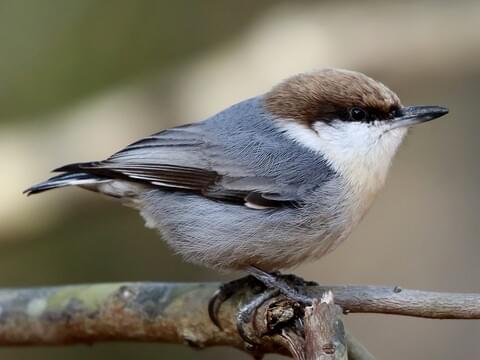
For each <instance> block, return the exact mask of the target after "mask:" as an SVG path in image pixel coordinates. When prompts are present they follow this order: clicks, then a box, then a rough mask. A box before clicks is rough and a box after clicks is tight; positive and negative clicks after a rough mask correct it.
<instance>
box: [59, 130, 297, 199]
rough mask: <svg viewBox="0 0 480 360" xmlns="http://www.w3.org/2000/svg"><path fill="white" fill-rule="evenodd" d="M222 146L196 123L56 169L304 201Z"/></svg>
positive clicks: (213, 194) (225, 194) (230, 195)
mask: <svg viewBox="0 0 480 360" xmlns="http://www.w3.org/2000/svg"><path fill="white" fill-rule="evenodd" d="M220 149H221V147H218V146H216V145H215V144H214V143H213V141H211V140H210V141H208V140H206V139H205V136H204V132H203V131H202V129H199V128H198V125H197V124H192V125H188V126H181V127H178V128H173V129H169V130H165V131H162V132H160V133H158V134H154V135H152V136H149V137H146V138H144V139H142V140H140V141H137V142H135V143H133V144H131V145H129V146H128V147H126V148H125V149H123V150H121V151H119V152H117V153H116V154H114V155H112V156H111V157H110V158H109V159H107V160H105V161H97V162H86V163H76V164H70V165H66V166H63V167H61V168H58V169H56V170H55V171H56V172H66V173H75V172H77V173H89V174H94V175H97V176H101V177H105V178H114V179H115V178H118V179H127V180H130V181H138V182H143V183H148V184H151V185H152V186H156V187H160V188H163V189H170V190H172V191H175V190H176V191H191V192H195V193H198V194H201V195H203V196H205V197H208V198H211V199H215V200H219V201H225V202H231V203H240V204H247V205H253V206H256V207H258V208H278V207H285V206H289V207H290V206H297V205H298V201H297V199H296V196H295V191H294V190H292V189H291V188H290V187H288V186H287V185H284V186H283V187H282V186H279V185H278V184H276V183H275V181H274V180H273V179H270V178H266V177H261V176H257V175H255V174H254V172H253V171H251V169H250V170H249V169H246V168H245V169H243V168H241V167H240V165H239V164H236V163H234V162H233V161H232V162H228V161H227V159H225V157H224V156H223V153H221V150H220ZM212 159H215V165H212ZM219 159H220V160H221V161H220V160H219ZM219 161H220V162H219ZM222 161H223V162H222Z"/></svg>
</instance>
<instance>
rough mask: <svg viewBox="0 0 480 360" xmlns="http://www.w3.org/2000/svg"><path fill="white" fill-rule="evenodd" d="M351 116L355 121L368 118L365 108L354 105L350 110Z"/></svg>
mask: <svg viewBox="0 0 480 360" xmlns="http://www.w3.org/2000/svg"><path fill="white" fill-rule="evenodd" d="M350 118H351V119H352V120H353V121H365V120H366V119H367V113H366V112H365V110H363V109H360V108H357V107H354V108H352V109H351V110H350Z"/></svg>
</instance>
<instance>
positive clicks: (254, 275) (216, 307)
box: [208, 268, 317, 353]
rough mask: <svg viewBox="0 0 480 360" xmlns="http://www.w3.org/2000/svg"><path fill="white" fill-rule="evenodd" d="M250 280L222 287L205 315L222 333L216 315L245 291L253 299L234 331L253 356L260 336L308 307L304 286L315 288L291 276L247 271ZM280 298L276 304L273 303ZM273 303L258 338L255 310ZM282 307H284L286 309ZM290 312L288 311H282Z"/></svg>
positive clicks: (310, 283) (212, 299) (311, 284)
mask: <svg viewBox="0 0 480 360" xmlns="http://www.w3.org/2000/svg"><path fill="white" fill-rule="evenodd" d="M249 273H250V276H247V277H243V278H241V279H238V280H234V281H231V282H229V283H226V284H223V285H222V286H221V287H220V288H219V289H218V290H217V291H216V292H215V294H214V295H213V297H212V298H211V300H210V302H209V305H208V314H209V316H210V319H211V320H212V322H213V323H214V324H215V325H216V326H217V327H218V328H219V329H222V327H221V324H220V321H219V317H218V315H219V311H220V308H221V306H222V304H223V303H224V302H225V301H226V300H227V299H229V298H230V297H232V296H233V295H234V294H235V293H236V292H237V291H239V290H241V289H244V288H245V287H247V288H249V289H250V291H253V293H254V294H255V296H254V297H253V299H251V300H250V301H249V302H248V303H247V304H245V305H244V306H243V307H242V308H241V309H240V310H239V312H238V314H237V318H236V327H237V331H238V334H239V335H240V337H241V338H242V339H243V340H244V341H245V344H246V346H247V348H248V349H250V350H251V351H252V352H253V353H254V352H255V349H256V348H257V346H258V344H259V338H260V337H262V336H263V335H267V334H272V333H275V332H276V331H277V330H278V329H279V328H280V327H282V326H284V325H285V324H286V323H287V322H288V321H290V320H291V319H292V318H295V317H298V315H299V313H300V312H301V311H300V312H299V311H298V309H299V308H302V306H301V305H310V304H311V303H312V299H311V297H310V296H308V295H306V294H305V293H304V292H303V291H302V290H303V289H304V287H306V286H313V285H317V284H316V283H314V282H310V281H305V280H303V279H302V278H300V277H298V276H295V275H282V274H280V273H267V272H264V271H262V270H260V269H257V268H251V269H249ZM277 297H280V298H281V299H280V301H275V300H273V299H274V298H277ZM269 300H273V302H272V304H274V307H275V309H273V310H272V309H269V310H268V313H269V315H271V316H270V317H271V318H269V319H267V324H268V326H267V328H266V329H264V330H263V333H262V334H260V333H259V332H261V331H259V329H257V328H255V315H256V313H257V310H258V309H259V308H260V307H261V306H262V305H263V304H264V303H265V302H267V301H269ZM285 304H288V305H287V306H286V305H285ZM286 309H290V310H291V311H286Z"/></svg>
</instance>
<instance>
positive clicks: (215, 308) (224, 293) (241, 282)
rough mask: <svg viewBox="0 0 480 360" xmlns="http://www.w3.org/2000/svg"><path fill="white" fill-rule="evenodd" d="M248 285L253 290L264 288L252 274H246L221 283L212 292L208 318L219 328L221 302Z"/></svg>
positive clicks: (220, 327)
mask: <svg viewBox="0 0 480 360" xmlns="http://www.w3.org/2000/svg"><path fill="white" fill-rule="evenodd" d="M245 287H249V288H251V289H253V290H254V291H255V292H257V291H262V290H264V289H265V287H264V286H263V284H262V283H261V282H259V281H258V280H257V279H256V278H255V277H253V276H250V275H249V276H246V277H243V278H240V279H237V280H233V281H230V282H228V283H225V284H222V285H221V286H220V287H219V288H218V290H217V291H215V293H214V294H213V296H212V298H211V299H210V301H209V302H208V316H209V317H210V320H211V321H212V322H213V323H214V324H215V325H216V326H217V327H218V328H219V329H222V326H221V324H220V321H219V319H218V314H219V312H220V308H221V307H222V304H223V303H224V302H225V301H226V300H228V299H229V298H230V297H232V296H233V295H234V294H235V293H236V292H237V291H239V290H240V289H243V288H245Z"/></svg>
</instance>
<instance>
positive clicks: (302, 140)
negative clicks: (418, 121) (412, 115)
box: [279, 120, 407, 193]
mask: <svg viewBox="0 0 480 360" xmlns="http://www.w3.org/2000/svg"><path fill="white" fill-rule="evenodd" d="M279 127H280V128H281V129H282V130H284V131H285V133H286V134H287V136H289V137H290V138H292V139H293V140H295V141H296V142H297V143H299V144H302V145H304V146H306V147H307V148H309V149H311V150H313V151H315V152H317V153H319V154H321V155H322V156H323V157H324V158H325V159H326V160H327V161H328V162H329V164H330V165H331V166H332V168H333V169H334V170H335V171H336V172H337V173H338V174H339V175H341V176H343V177H344V178H345V179H346V180H347V181H348V182H349V183H350V184H351V185H352V186H353V189H355V190H358V191H360V192H365V191H366V192H369V193H372V192H373V193H374V192H376V191H377V190H379V189H380V188H381V186H382V185H383V184H384V182H385V179H386V176H387V173H388V170H389V167H390V163H391V161H392V158H393V156H394V155H395V153H396V151H397V149H398V146H399V145H400V144H401V143H402V140H403V138H404V137H405V134H406V133H407V129H406V128H399V129H394V130H390V131H388V125H382V124H381V123H376V124H366V123H361V122H345V121H340V120H337V121H333V122H332V123H330V124H326V123H324V122H320V121H318V122H316V123H315V124H314V125H313V128H309V127H307V126H305V125H302V124H299V123H297V122H295V121H293V120H283V121H280V122H279Z"/></svg>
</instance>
